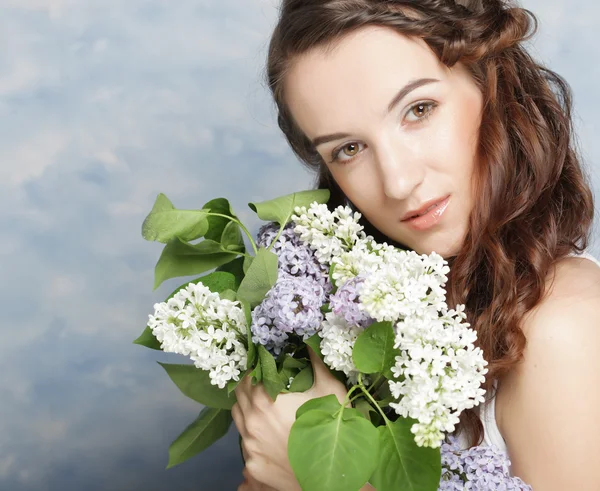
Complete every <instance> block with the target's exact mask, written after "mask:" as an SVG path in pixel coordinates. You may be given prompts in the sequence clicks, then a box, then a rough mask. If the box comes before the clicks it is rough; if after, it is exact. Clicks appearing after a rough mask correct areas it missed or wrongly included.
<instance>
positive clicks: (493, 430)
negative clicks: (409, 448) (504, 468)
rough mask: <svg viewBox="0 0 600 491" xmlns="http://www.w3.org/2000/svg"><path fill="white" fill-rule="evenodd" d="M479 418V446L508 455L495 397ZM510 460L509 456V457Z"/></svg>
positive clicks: (461, 440) (463, 444) (483, 406)
mask: <svg viewBox="0 0 600 491" xmlns="http://www.w3.org/2000/svg"><path fill="white" fill-rule="evenodd" d="M569 257H580V258H586V259H589V260H590V261H593V262H594V263H596V264H597V265H598V266H599V267H600V261H599V260H598V259H596V258H595V257H594V256H592V255H591V254H589V253H588V252H583V253H581V254H576V253H571V254H569ZM493 385H494V390H495V389H496V386H497V383H496V381H494V383H493ZM478 409H479V418H480V419H481V423H482V425H483V442H482V443H481V446H485V447H490V446H495V447H496V448H498V449H499V450H501V451H503V452H505V453H508V452H507V448H506V442H505V441H504V438H502V435H501V434H500V430H499V429H498V424H497V422H496V397H492V398H491V399H489V400H488V401H486V402H485V403H483V404H481V405H479V407H478ZM458 441H459V443H460V445H461V447H462V448H467V447H468V445H467V442H466V438H464V435H460V434H459V435H458ZM509 458H510V456H509ZM511 475H512V473H511Z"/></svg>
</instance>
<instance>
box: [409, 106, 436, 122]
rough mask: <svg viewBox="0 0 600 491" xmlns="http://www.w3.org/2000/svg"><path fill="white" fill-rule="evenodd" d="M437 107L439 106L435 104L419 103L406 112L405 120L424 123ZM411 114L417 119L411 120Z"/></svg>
mask: <svg viewBox="0 0 600 491" xmlns="http://www.w3.org/2000/svg"><path fill="white" fill-rule="evenodd" d="M436 107H437V104H436V103H435V102H417V103H416V104H414V105H413V106H411V107H410V108H409V109H408V111H407V112H406V116H405V118H406V119H407V120H408V121H409V122H410V123H422V122H423V121H425V120H426V119H427V118H428V117H429V116H431V113H432V112H433V110H434V109H435V108H436ZM411 114H412V115H414V116H415V119H410V118H409V117H408V116H410V115H411Z"/></svg>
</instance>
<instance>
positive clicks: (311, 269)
mask: <svg viewBox="0 0 600 491" xmlns="http://www.w3.org/2000/svg"><path fill="white" fill-rule="evenodd" d="M279 228H280V227H279V225H278V224H277V223H273V222H271V223H267V224H265V225H263V226H262V227H261V228H260V230H259V231H258V236H257V238H258V242H257V243H258V245H259V246H261V247H269V246H270V245H271V243H272V242H273V241H274V240H275V238H276V237H277V235H278V233H279ZM271 251H272V252H273V253H274V254H275V255H277V258H278V274H279V276H297V277H305V278H311V279H313V280H315V281H316V282H318V283H319V284H320V285H321V286H322V287H323V289H324V291H325V293H326V294H329V292H331V290H332V285H331V282H330V281H329V268H328V267H327V266H325V265H323V264H321V263H320V262H319V261H318V260H317V258H316V256H315V252H314V251H313V250H312V249H311V248H310V247H308V246H307V245H305V244H304V243H303V242H302V241H301V240H300V237H299V236H298V235H297V234H296V233H295V232H294V224H293V223H291V222H290V223H288V224H287V225H286V226H285V227H284V229H283V231H282V233H281V235H280V236H279V238H278V239H277V241H276V242H275V243H274V244H273V247H272V249H271ZM325 301H326V300H325Z"/></svg>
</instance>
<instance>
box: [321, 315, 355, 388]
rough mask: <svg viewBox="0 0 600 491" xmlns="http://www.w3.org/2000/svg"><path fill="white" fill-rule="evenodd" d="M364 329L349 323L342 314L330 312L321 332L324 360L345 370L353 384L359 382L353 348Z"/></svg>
mask: <svg viewBox="0 0 600 491" xmlns="http://www.w3.org/2000/svg"><path fill="white" fill-rule="evenodd" d="M363 331H364V328H362V327H360V326H353V325H350V324H348V323H347V322H346V320H345V319H344V318H343V317H342V316H338V315H336V314H335V313H333V312H328V313H327V314H325V320H324V321H323V323H322V324H321V331H320V332H319V336H321V338H322V339H321V353H322V354H323V361H324V362H325V363H326V364H327V365H328V366H329V367H331V368H333V369H334V370H339V371H340V372H344V373H345V374H346V376H347V377H348V380H349V382H351V383H353V384H356V383H357V381H358V373H359V372H358V370H357V369H356V367H355V366H354V362H353V361H352V349H353V348H354V343H355V341H356V338H358V336H359V335H360V333H361V332H363Z"/></svg>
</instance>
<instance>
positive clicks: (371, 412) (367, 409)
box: [354, 398, 381, 424]
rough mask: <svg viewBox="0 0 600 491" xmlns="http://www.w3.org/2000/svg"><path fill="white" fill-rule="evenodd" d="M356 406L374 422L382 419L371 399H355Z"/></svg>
mask: <svg viewBox="0 0 600 491" xmlns="http://www.w3.org/2000/svg"><path fill="white" fill-rule="evenodd" d="M354 407H355V408H356V410H357V411H359V412H360V413H361V414H362V415H363V416H364V417H365V418H367V419H368V420H369V421H371V423H373V424H375V423H378V422H379V420H380V419H381V418H380V414H379V413H378V412H377V410H376V409H375V408H374V407H373V406H371V404H370V403H369V401H367V400H366V399H363V398H360V399H357V400H356V401H354ZM374 420H375V421H374Z"/></svg>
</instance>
